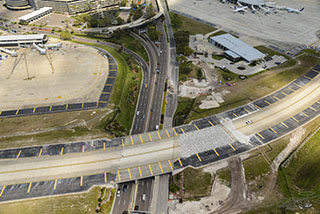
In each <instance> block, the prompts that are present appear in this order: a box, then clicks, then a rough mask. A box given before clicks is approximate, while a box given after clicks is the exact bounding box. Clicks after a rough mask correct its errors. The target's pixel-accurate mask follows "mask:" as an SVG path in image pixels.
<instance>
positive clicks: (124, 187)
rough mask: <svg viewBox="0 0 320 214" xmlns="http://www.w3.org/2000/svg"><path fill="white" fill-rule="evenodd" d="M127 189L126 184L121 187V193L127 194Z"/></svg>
mask: <svg viewBox="0 0 320 214" xmlns="http://www.w3.org/2000/svg"><path fill="white" fill-rule="evenodd" d="M127 189H128V186H127V185H126V184H125V185H123V188H122V191H123V192H127Z"/></svg>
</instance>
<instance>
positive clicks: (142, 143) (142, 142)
mask: <svg viewBox="0 0 320 214" xmlns="http://www.w3.org/2000/svg"><path fill="white" fill-rule="evenodd" d="M139 137H140V141H141V143H142V144H143V140H142V136H141V134H140V135H139Z"/></svg>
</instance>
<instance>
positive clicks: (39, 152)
mask: <svg viewBox="0 0 320 214" xmlns="http://www.w3.org/2000/svg"><path fill="white" fill-rule="evenodd" d="M41 154H42V149H40V152H39V158H40V157H41Z"/></svg>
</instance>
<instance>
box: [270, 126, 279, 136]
mask: <svg viewBox="0 0 320 214" xmlns="http://www.w3.org/2000/svg"><path fill="white" fill-rule="evenodd" d="M270 130H271V131H272V132H273V133H275V134H278V132H276V131H275V130H274V129H273V128H271V127H270Z"/></svg>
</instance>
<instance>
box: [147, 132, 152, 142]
mask: <svg viewBox="0 0 320 214" xmlns="http://www.w3.org/2000/svg"><path fill="white" fill-rule="evenodd" d="M148 135H149V139H150V141H151V142H152V137H151V134H150V133H148Z"/></svg>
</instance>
